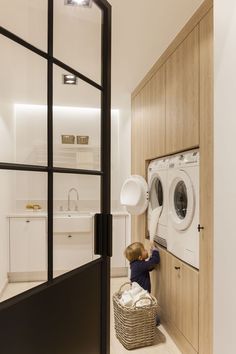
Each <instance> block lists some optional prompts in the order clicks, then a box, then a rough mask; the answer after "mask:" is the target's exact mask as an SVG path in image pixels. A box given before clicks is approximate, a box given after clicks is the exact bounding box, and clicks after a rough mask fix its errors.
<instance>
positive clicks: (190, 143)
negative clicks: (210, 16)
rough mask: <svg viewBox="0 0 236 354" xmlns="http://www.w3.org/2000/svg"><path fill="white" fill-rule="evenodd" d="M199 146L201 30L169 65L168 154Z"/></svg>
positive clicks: (167, 94)
mask: <svg viewBox="0 0 236 354" xmlns="http://www.w3.org/2000/svg"><path fill="white" fill-rule="evenodd" d="M198 145H199V28H198V26H197V27H195V28H194V30H193V31H192V32H191V33H190V34H189V35H188V37H187V38H186V39H185V40H184V41H183V42H182V43H181V45H180V46H179V47H178V48H177V49H176V51H175V52H174V53H173V54H172V55H171V56H170V58H169V59H168V60H167V62H166V152H167V153H172V152H176V151H180V150H183V149H187V148H191V147H194V146H198Z"/></svg>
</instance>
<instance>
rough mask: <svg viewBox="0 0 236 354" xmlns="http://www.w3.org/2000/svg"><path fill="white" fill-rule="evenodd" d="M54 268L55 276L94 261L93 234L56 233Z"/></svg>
mask: <svg viewBox="0 0 236 354" xmlns="http://www.w3.org/2000/svg"><path fill="white" fill-rule="evenodd" d="M53 244H54V257H53V267H54V270H55V275H57V274H58V273H59V274H61V273H63V272H65V271H68V270H72V269H75V268H77V267H79V266H81V265H83V264H86V263H88V262H90V261H91V260H92V234H91V233H89V232H84V233H83V232H81V233H54V235H53Z"/></svg>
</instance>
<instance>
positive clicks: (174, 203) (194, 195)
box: [167, 150, 199, 268]
mask: <svg viewBox="0 0 236 354" xmlns="http://www.w3.org/2000/svg"><path fill="white" fill-rule="evenodd" d="M168 189H169V198H168V203H169V213H168V247H167V248H168V250H169V251H170V252H171V253H172V254H174V255H175V256H177V257H178V258H180V259H182V260H183V261H185V262H187V263H188V264H191V265H192V266H194V267H195V268H199V234H198V224H199V151H198V150H192V151H188V152H184V153H182V154H178V155H175V156H173V157H172V158H171V159H170V163H169V172H168Z"/></svg>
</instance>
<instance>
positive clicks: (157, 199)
mask: <svg viewBox="0 0 236 354" xmlns="http://www.w3.org/2000/svg"><path fill="white" fill-rule="evenodd" d="M149 193H150V194H149V199H150V204H151V208H152V210H154V209H156V208H157V207H159V206H162V205H163V188H162V183H161V181H160V179H159V178H158V177H156V178H154V179H153V181H152V184H151V188H150V192H149Z"/></svg>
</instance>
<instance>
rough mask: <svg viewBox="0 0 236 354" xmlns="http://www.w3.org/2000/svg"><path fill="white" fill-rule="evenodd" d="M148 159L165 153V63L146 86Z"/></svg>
mask: <svg viewBox="0 0 236 354" xmlns="http://www.w3.org/2000/svg"><path fill="white" fill-rule="evenodd" d="M144 91H145V93H146V94H145V95H144V100H145V105H144V120H145V129H146V131H145V133H146V142H147V145H146V159H147V160H151V159H154V158H157V157H158V156H161V155H165V134H166V132H165V66H164V65H163V66H162V67H161V68H160V69H159V70H158V71H157V72H156V73H155V75H154V76H153V77H152V78H151V79H150V81H149V82H148V83H147V85H146V86H145V88H144Z"/></svg>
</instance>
